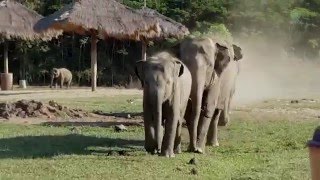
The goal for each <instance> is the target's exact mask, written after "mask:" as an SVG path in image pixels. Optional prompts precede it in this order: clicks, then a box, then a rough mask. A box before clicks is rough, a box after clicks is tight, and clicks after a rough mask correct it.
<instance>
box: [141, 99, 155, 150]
mask: <svg viewBox="0 0 320 180" xmlns="http://www.w3.org/2000/svg"><path fill="white" fill-rule="evenodd" d="M145 100H146V97H144V101H145ZM145 103H146V102H144V105H143V117H144V118H143V122H144V137H145V142H144V148H145V149H146V151H147V152H149V153H152V154H155V153H156V141H155V129H154V122H153V119H152V111H151V108H150V106H148V105H146V104H145Z"/></svg>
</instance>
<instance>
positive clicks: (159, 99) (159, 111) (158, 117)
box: [153, 90, 163, 153]
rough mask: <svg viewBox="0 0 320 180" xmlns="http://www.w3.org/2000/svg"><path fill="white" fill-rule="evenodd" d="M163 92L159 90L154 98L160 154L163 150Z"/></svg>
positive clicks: (157, 141) (158, 150) (156, 134)
mask: <svg viewBox="0 0 320 180" xmlns="http://www.w3.org/2000/svg"><path fill="white" fill-rule="evenodd" d="M162 94H163V93H162V92H161V91H159V90H157V91H156V94H155V96H153V97H154V102H155V106H154V120H155V130H156V133H155V137H156V143H157V144H156V148H157V149H156V150H157V152H158V153H160V150H161V144H162V119H163V118H162V102H163V96H162Z"/></svg>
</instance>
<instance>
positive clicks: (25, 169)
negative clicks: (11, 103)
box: [0, 117, 318, 179]
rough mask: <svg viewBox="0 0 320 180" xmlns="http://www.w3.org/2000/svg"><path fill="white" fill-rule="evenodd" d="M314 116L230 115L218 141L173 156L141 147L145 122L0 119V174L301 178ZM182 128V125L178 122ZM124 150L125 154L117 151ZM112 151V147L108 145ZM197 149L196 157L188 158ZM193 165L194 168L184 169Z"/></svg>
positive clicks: (28, 176) (306, 168)
mask: <svg viewBox="0 0 320 180" xmlns="http://www.w3.org/2000/svg"><path fill="white" fill-rule="evenodd" d="M317 124H318V122H316V121H306V122H295V123H293V122H290V121H285V120H283V121H279V122H274V121H268V120H265V121H261V122H258V121H253V120H250V119H249V120H248V119H243V118H242V117H234V119H233V122H232V125H231V126H229V127H226V128H222V129H221V130H220V145H221V146H220V147H218V148H208V149H207V155H198V154H193V153H183V154H180V155H177V157H176V158H174V159H166V158H163V157H157V156H152V155H146V153H145V152H144V150H143V136H144V133H143V128H141V127H129V131H128V132H123V133H116V132H114V131H113V129H112V128H100V127H78V128H79V132H78V133H77V134H74V133H72V131H71V130H70V129H71V127H50V126H40V125H32V126H23V125H5V124H1V125H0V158H1V161H0V162H1V163H0V169H1V171H0V178H1V179H3V178H10V179H11V178H13V179H17V178H24V179H32V178H33V177H41V178H42V179H47V178H49V179H58V178H63V179H72V178H87V179H104V178H105V177H108V179H132V178H135V179H165V178H168V179H182V178H187V179H190V178H191V179H193V178H195V177H197V178H199V179H307V178H309V177H310V175H309V161H308V153H307V152H308V151H307V149H306V148H305V142H306V140H307V139H309V138H310V137H311V135H312V134H311V132H312V131H313V128H314V127H315V125H317ZM184 131H186V130H185V129H184ZM183 139H184V142H183V149H184V150H186V145H187V139H188V137H184V138H183ZM118 151H119V152H120V151H124V152H126V153H127V154H125V155H124V156H122V155H119V154H117V152H118ZM110 152H113V153H110ZM194 156H195V157H196V158H197V159H198V161H199V164H198V165H196V166H192V165H188V164H187V162H188V161H189V160H190V159H191V158H192V157H194ZM192 168H196V169H197V170H198V175H192V174H191V173H190V171H191V169H192Z"/></svg>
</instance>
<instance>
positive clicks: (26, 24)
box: [0, 0, 59, 40]
mask: <svg viewBox="0 0 320 180" xmlns="http://www.w3.org/2000/svg"><path fill="white" fill-rule="evenodd" d="M41 18H43V17H42V16H41V15H39V14H38V13H37V12H35V11H33V10H30V9H28V8H27V7H25V6H23V5H22V4H20V3H18V2H15V1H13V0H4V1H0V22H1V23H0V37H1V38H5V39H13V38H19V39H24V40H34V39H42V40H50V39H51V38H52V37H57V36H58V35H59V32H57V31H44V32H42V33H37V32H35V31H34V29H33V27H34V25H35V24H36V23H37V22H38V21H39V20H40V19H41Z"/></svg>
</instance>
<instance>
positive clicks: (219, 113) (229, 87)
mask: <svg viewBox="0 0 320 180" xmlns="http://www.w3.org/2000/svg"><path fill="white" fill-rule="evenodd" d="M232 48H233V51H234V61H230V62H229V64H228V65H227V67H226V68H225V70H224V71H223V72H222V73H221V76H220V78H219V81H220V83H218V84H219V85H220V87H219V88H220V93H219V96H218V100H217V101H218V103H217V107H216V109H215V112H214V116H213V118H212V121H211V124H210V126H209V131H208V135H207V145H209V146H219V142H218V132H217V129H218V127H217V124H216V123H215V122H216V121H218V126H226V125H227V123H228V122H229V121H230V117H229V114H230V104H231V102H232V98H233V95H234V92H235V87H236V80H237V76H238V75H239V72H240V62H239V60H241V59H242V58H243V54H242V49H241V48H240V47H239V46H237V45H235V44H233V45H232Z"/></svg>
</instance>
